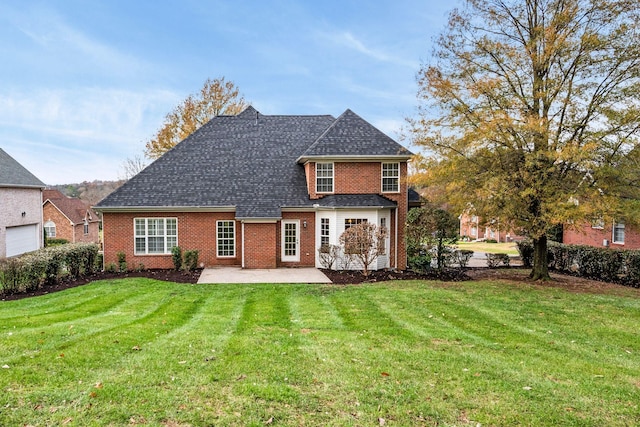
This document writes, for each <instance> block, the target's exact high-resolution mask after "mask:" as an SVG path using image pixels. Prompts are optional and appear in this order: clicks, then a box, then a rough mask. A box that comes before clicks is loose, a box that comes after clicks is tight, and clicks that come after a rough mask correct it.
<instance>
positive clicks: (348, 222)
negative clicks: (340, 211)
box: [344, 218, 367, 231]
mask: <svg viewBox="0 0 640 427" xmlns="http://www.w3.org/2000/svg"><path fill="white" fill-rule="evenodd" d="M363 222H367V219H366V218H347V219H345V220H344V229H345V231H346V230H348V229H350V228H351V227H353V226H354V225H358V224H362V223H363Z"/></svg>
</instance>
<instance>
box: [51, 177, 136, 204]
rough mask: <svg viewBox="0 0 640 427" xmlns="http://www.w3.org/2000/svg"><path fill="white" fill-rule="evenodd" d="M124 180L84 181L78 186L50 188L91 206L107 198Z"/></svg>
mask: <svg viewBox="0 0 640 427" xmlns="http://www.w3.org/2000/svg"><path fill="white" fill-rule="evenodd" d="M124 183H125V180H118V181H100V180H94V181H91V182H89V181H84V182H81V183H78V184H62V185H54V186H52V187H51V188H55V189H56V190H59V191H60V192H62V193H63V194H65V195H66V196H69V197H76V198H78V199H80V200H83V201H85V202H87V203H89V204H91V205H92V206H93V205H95V204H96V203H98V202H99V201H100V200H102V199H104V198H105V197H107V196H108V195H109V194H111V193H112V192H113V191H114V190H116V189H118V188H119V187H120V186H121V185H122V184H124Z"/></svg>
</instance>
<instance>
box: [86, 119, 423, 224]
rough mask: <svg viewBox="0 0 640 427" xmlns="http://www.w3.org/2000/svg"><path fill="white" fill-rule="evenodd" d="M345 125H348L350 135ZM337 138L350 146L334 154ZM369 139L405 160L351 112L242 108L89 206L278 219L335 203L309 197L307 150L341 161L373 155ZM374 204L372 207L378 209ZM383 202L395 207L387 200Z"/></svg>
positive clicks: (397, 147) (395, 145)
mask: <svg viewBox="0 0 640 427" xmlns="http://www.w3.org/2000/svg"><path fill="white" fill-rule="evenodd" d="M349 123H351V124H352V125H353V126H354V128H353V134H351V135H350V134H349V132H348V129H349V126H347V124H349ZM369 128H370V129H369ZM338 135H342V136H343V139H342V141H343V144H345V145H350V144H354V146H355V147H356V148H340V146H339V143H338ZM372 136H373V137H374V140H375V141H378V143H379V144H380V153H379V155H380V156H389V155H391V153H402V154H401V156H402V157H399V158H408V156H409V155H410V154H411V153H409V152H408V151H407V150H406V149H404V148H403V147H402V146H400V145H399V144H398V143H396V142H395V141H393V140H392V139H391V138H389V137H387V136H385V135H384V134H382V133H381V132H380V131H378V130H377V129H375V128H374V127H373V126H372V125H370V124H368V123H367V122H365V121H364V120H362V119H361V118H359V117H358V116H357V115H355V114H354V113H352V112H351V111H349V110H347V111H346V112H345V113H344V114H343V115H341V116H340V118H339V119H335V118H334V117H332V116H330V115H313V116H302V115H300V116H293V115H291V116H289V115H287V116H282V115H273V116H272V115H261V114H260V113H259V112H258V111H256V110H255V109H254V108H253V107H248V108H247V109H245V110H244V111H243V112H242V113H240V114H239V115H237V116H218V117H215V118H213V119H212V120H210V121H209V122H208V123H206V124H205V125H204V126H202V127H201V128H200V129H198V130H197V131H196V132H194V133H193V134H192V135H191V136H189V137H188V138H186V139H185V140H184V141H182V142H181V143H179V144H178V145H176V146H175V147H174V148H173V149H171V150H169V151H168V152H166V153H165V154H164V155H163V156H162V157H160V158H159V159H158V160H156V161H155V162H153V163H152V164H151V165H149V166H147V167H146V168H145V169H144V170H143V171H142V172H140V173H139V174H138V175H136V176H134V177H133V178H131V179H130V180H129V181H128V182H127V183H125V184H124V185H123V186H122V187H120V188H119V189H117V190H116V191H114V192H113V193H111V194H110V195H109V196H107V197H106V198H105V199H103V200H102V201H100V202H99V203H98V204H97V205H96V206H95V208H96V209H97V210H109V209H129V210H137V209H144V210H150V209H153V208H158V210H171V209H175V210H178V209H201V208H210V209H215V208H220V209H222V208H234V209H235V212H236V217H238V218H279V217H281V208H283V207H309V208H311V207H312V206H313V204H324V203H329V202H330V201H331V200H334V202H335V200H338V199H337V198H336V197H333V198H327V197H325V198H323V199H320V200H311V199H310V198H309V194H308V190H307V184H306V178H305V172H304V167H303V166H302V165H301V164H299V163H297V161H298V160H299V159H300V158H301V156H302V154H303V153H305V152H306V151H309V150H311V149H312V148H313V150H311V153H312V154H313V153H320V152H326V153H334V154H336V155H340V156H342V157H344V156H346V155H357V154H358V149H362V150H363V151H362V154H364V155H367V156H374V155H375V153H376V151H375V149H374V145H375V144H373V143H368V142H366V141H365V140H366V139H369V138H371V137H372ZM378 197H379V196H378ZM379 199H383V200H386V199H384V198H382V197H379ZM379 199H376V201H375V203H374V205H375V206H380V203H383V202H382V201H381V200H379ZM344 200H345V203H346V202H347V201H348V202H349V203H352V202H353V200H351V199H344ZM384 203H386V205H388V204H389V203H391V204H393V206H395V203H394V202H390V201H388V200H386V202H384ZM386 205H385V206H386ZM346 206H350V205H346ZM353 206H356V205H353ZM357 206H366V205H357Z"/></svg>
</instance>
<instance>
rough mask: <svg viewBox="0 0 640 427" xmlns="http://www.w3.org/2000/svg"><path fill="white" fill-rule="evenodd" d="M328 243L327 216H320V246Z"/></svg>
mask: <svg viewBox="0 0 640 427" xmlns="http://www.w3.org/2000/svg"><path fill="white" fill-rule="evenodd" d="M328 245H329V218H320V247H323V248H324V247H326V246H328Z"/></svg>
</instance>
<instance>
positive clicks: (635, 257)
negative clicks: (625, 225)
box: [517, 240, 640, 288]
mask: <svg viewBox="0 0 640 427" xmlns="http://www.w3.org/2000/svg"><path fill="white" fill-rule="evenodd" d="M517 246H518V252H519V253H520V257H521V258H522V262H523V264H524V265H525V266H528V267H530V266H531V265H533V243H532V242H531V241H529V240H523V241H521V242H518V244H517ZM547 254H548V261H549V268H551V269H553V270H556V271H559V272H563V273H568V274H573V275H576V276H580V277H585V278H589V279H596V280H603V281H606V282H613V283H620V284H622V285H625V286H630V287H633V288H638V287H640V251H638V250H619V249H608V248H595V247H592V246H582V245H564V244H562V243H556V242H548V244H547Z"/></svg>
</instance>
